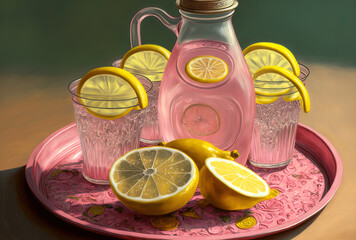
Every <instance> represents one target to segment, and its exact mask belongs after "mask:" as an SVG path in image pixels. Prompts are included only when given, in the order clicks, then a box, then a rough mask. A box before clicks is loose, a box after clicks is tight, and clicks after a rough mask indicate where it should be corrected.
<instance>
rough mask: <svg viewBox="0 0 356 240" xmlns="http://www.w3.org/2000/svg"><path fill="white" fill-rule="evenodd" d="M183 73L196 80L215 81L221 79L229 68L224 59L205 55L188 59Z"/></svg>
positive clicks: (202, 81)
mask: <svg viewBox="0 0 356 240" xmlns="http://www.w3.org/2000/svg"><path fill="white" fill-rule="evenodd" d="M185 73H186V74H187V75H188V77H189V78H191V79H192V80H194V81H196V82H200V83H216V82H220V81H222V80H223V79H224V78H225V77H226V76H227V74H228V73H229V70H228V66H227V64H226V63H225V62H224V60H222V59H220V58H218V57H214V56H210V55H206V56H197V57H194V58H192V59H190V60H189V62H188V63H187V64H186V66H185Z"/></svg>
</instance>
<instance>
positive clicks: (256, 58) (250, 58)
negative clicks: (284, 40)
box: [243, 42, 300, 81]
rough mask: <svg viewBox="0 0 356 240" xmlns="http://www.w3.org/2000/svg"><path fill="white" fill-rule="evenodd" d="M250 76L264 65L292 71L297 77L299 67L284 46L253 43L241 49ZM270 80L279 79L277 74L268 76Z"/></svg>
mask: <svg viewBox="0 0 356 240" xmlns="http://www.w3.org/2000/svg"><path fill="white" fill-rule="evenodd" d="M243 55H244V56H245V60H246V63H247V65H248V67H249V69H250V73H251V76H253V75H254V74H255V72H256V71H257V70H258V69H260V68H262V67H265V66H279V67H282V68H285V69H287V70H289V71H291V72H293V73H294V74H295V75H296V76H297V77H298V76H299V74H300V68H299V64H298V62H297V60H296V59H295V57H294V55H293V53H292V52H291V51H289V50H288V49H287V48H286V47H284V46H282V45H280V44H277V43H271V42H259V43H254V44H252V45H250V46H248V47H247V48H245V50H244V51H243ZM270 77H271V80H273V81H279V80H281V79H280V78H279V77H278V76H270Z"/></svg>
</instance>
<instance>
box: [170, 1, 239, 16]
mask: <svg viewBox="0 0 356 240" xmlns="http://www.w3.org/2000/svg"><path fill="white" fill-rule="evenodd" d="M176 5H177V7H178V8H180V9H182V10H183V11H186V12H191V13H200V14H216V13H223V12H228V11H231V10H234V9H235V8H236V7H237V5H238V2H237V1H236V0H176Z"/></svg>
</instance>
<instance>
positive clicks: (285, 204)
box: [42, 150, 328, 236]
mask: <svg viewBox="0 0 356 240" xmlns="http://www.w3.org/2000/svg"><path fill="white" fill-rule="evenodd" d="M79 159H81V157H80V158H79ZM81 167H82V163H81V161H79V162H78V161H77V162H75V161H74V162H73V160H68V161H66V160H64V161H62V162H60V163H59V164H58V165H57V166H55V167H54V168H53V169H52V170H51V171H50V172H49V173H48V174H47V175H46V178H45V179H44V182H43V183H44V184H43V185H42V191H43V193H44V194H45V196H46V198H47V199H48V201H50V202H51V203H52V204H53V205H54V206H55V207H56V208H58V209H59V210H62V211H64V212H66V213H67V214H69V215H71V216H72V217H74V218H77V219H80V220H83V221H87V222H90V223H92V224H97V225H100V226H104V227H107V228H112V229H118V230H123V231H132V232H139V233H146V234H162V235H171V236H211V235H225V234H236V233H239V232H244V231H254V230H256V229H265V228H270V227H274V226H277V225H281V224H284V223H285V222H288V221H289V220H291V219H293V218H296V217H297V216H299V215H301V214H303V213H305V212H307V211H309V209H311V208H312V207H314V206H315V205H316V204H317V203H318V202H319V201H320V199H321V198H322V196H323V194H324V191H325V189H326V188H327V184H328V183H327V179H326V177H325V174H324V173H323V172H322V171H321V170H320V169H321V168H319V167H318V166H317V165H316V164H315V163H314V162H312V161H311V160H310V159H309V158H308V157H306V156H305V155H304V154H303V153H301V152H299V151H297V150H295V152H294V158H293V160H292V162H291V163H290V164H289V165H288V166H287V167H285V168H280V169H270V170H269V169H259V168H254V167H252V166H249V167H250V168H252V169H253V170H254V171H255V172H257V173H258V174H259V175H260V176H261V177H262V178H263V179H265V180H266V181H267V183H268V184H269V185H270V187H271V188H274V189H277V190H278V191H279V192H280V194H279V195H278V196H277V197H276V198H274V199H271V200H267V201H263V202H260V203H259V204H257V205H256V206H254V207H252V208H250V209H247V210H242V211H224V210H221V209H218V208H215V207H214V206H211V205H205V204H200V202H199V200H201V199H202V196H201V195H200V193H199V190H197V191H196V193H195V195H194V196H193V198H192V199H191V200H190V201H189V203H188V204H187V205H186V206H185V207H183V208H182V209H179V210H178V211H176V212H173V213H171V214H170V215H172V216H175V217H176V218H177V219H178V222H179V225H178V227H177V228H176V229H174V230H170V231H163V230H160V229H158V228H156V227H154V226H152V225H151V223H150V222H151V218H152V217H151V216H144V215H140V214H138V213H135V212H133V211H131V210H129V209H127V208H126V207H125V206H124V205H123V204H122V203H121V202H120V201H119V200H118V199H117V198H116V197H115V195H114V193H113V192H112V190H111V189H110V186H102V185H94V184H91V183H89V182H87V181H86V180H85V179H84V178H83V176H82V174H81ZM187 211H189V212H193V213H194V212H195V213H194V214H190V217H189V216H187V214H185V212H187ZM246 215H250V216H253V217H255V219H256V220H257V223H256V225H255V226H254V227H252V228H250V229H239V228H238V227H237V226H236V224H235V223H236V220H237V219H240V218H242V217H243V216H246Z"/></svg>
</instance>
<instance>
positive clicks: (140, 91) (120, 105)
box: [77, 67, 148, 119]
mask: <svg viewBox="0 0 356 240" xmlns="http://www.w3.org/2000/svg"><path fill="white" fill-rule="evenodd" d="M77 95H78V99H79V101H80V102H81V103H82V105H84V107H85V108H86V110H87V111H88V112H89V113H91V114H93V115H94V116H97V117H99V118H103V119H116V118H119V117H123V116H125V115H126V114H128V113H129V112H131V110H132V109H133V107H135V106H138V107H140V108H141V109H143V108H145V107H147V105H148V99H147V93H146V91H145V88H144V87H143V86H142V84H141V83H140V81H139V80H138V79H137V78H136V77H135V76H134V75H132V74H131V73H129V72H127V71H125V70H123V69H119V68H115V67H100V68H95V69H93V70H91V71H89V72H88V73H87V74H85V75H84V77H83V78H82V79H81V80H80V82H79V84H78V88H77Z"/></svg>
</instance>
